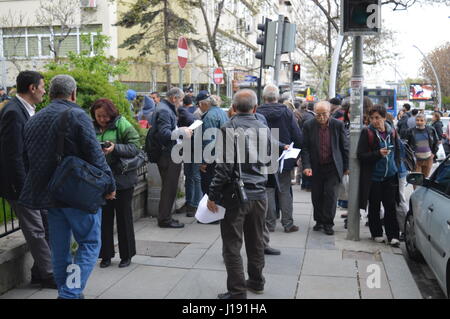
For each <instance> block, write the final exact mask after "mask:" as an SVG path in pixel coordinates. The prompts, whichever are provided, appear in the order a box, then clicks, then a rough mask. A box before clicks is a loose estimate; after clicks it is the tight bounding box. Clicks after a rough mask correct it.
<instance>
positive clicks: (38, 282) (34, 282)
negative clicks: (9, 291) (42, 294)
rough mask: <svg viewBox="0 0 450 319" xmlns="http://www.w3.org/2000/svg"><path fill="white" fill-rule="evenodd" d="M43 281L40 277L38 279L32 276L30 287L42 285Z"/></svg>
mask: <svg viewBox="0 0 450 319" xmlns="http://www.w3.org/2000/svg"><path fill="white" fill-rule="evenodd" d="M41 281H42V279H41V278H40V277H36V276H33V275H31V282H30V285H40V284H41Z"/></svg>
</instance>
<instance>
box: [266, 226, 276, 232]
mask: <svg viewBox="0 0 450 319" xmlns="http://www.w3.org/2000/svg"><path fill="white" fill-rule="evenodd" d="M267 230H268V231H269V232H270V233H273V232H275V228H269V227H267Z"/></svg>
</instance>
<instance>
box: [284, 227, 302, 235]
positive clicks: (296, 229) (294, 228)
mask: <svg viewBox="0 0 450 319" xmlns="http://www.w3.org/2000/svg"><path fill="white" fill-rule="evenodd" d="M298 229H299V228H298V226H296V225H292V226H291V227H289V228H285V229H284V232H285V233H293V232H296V231H298Z"/></svg>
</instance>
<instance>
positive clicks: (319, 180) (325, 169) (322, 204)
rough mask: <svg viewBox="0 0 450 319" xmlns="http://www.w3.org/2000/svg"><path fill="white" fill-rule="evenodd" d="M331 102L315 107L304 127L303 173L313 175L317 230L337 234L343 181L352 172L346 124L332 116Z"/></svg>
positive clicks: (313, 200)
mask: <svg viewBox="0 0 450 319" xmlns="http://www.w3.org/2000/svg"><path fill="white" fill-rule="evenodd" d="M330 108H331V105H330V103H329V102H327V101H322V102H318V103H317V104H316V105H315V106H314V112H315V113H316V116H315V118H313V119H311V120H308V121H307V122H305V125H304V126H303V134H304V143H303V149H302V161H303V169H304V170H303V173H304V174H305V175H306V176H312V189H311V197H312V202H313V207H314V220H315V221H316V225H315V226H314V228H313V230H315V231H319V230H323V231H324V232H325V234H327V235H333V234H334V231H333V226H334V222H333V220H334V216H335V215H336V204H337V196H338V191H339V184H340V181H341V179H342V176H343V175H344V174H346V175H347V174H348V173H349V171H348V147H349V145H348V138H347V136H346V134H345V130H344V123H342V122H341V121H339V120H336V119H334V118H330Z"/></svg>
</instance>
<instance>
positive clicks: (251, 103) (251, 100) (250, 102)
mask: <svg viewBox="0 0 450 319" xmlns="http://www.w3.org/2000/svg"><path fill="white" fill-rule="evenodd" d="M257 104H258V99H257V97H256V93H255V92H254V91H252V90H249V89H243V90H239V91H238V92H236V94H235V95H234V97H233V105H234V106H235V107H236V110H238V111H239V112H243V113H248V112H250V111H251V110H252V109H253V108H254V107H255V106H256V105H257Z"/></svg>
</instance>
